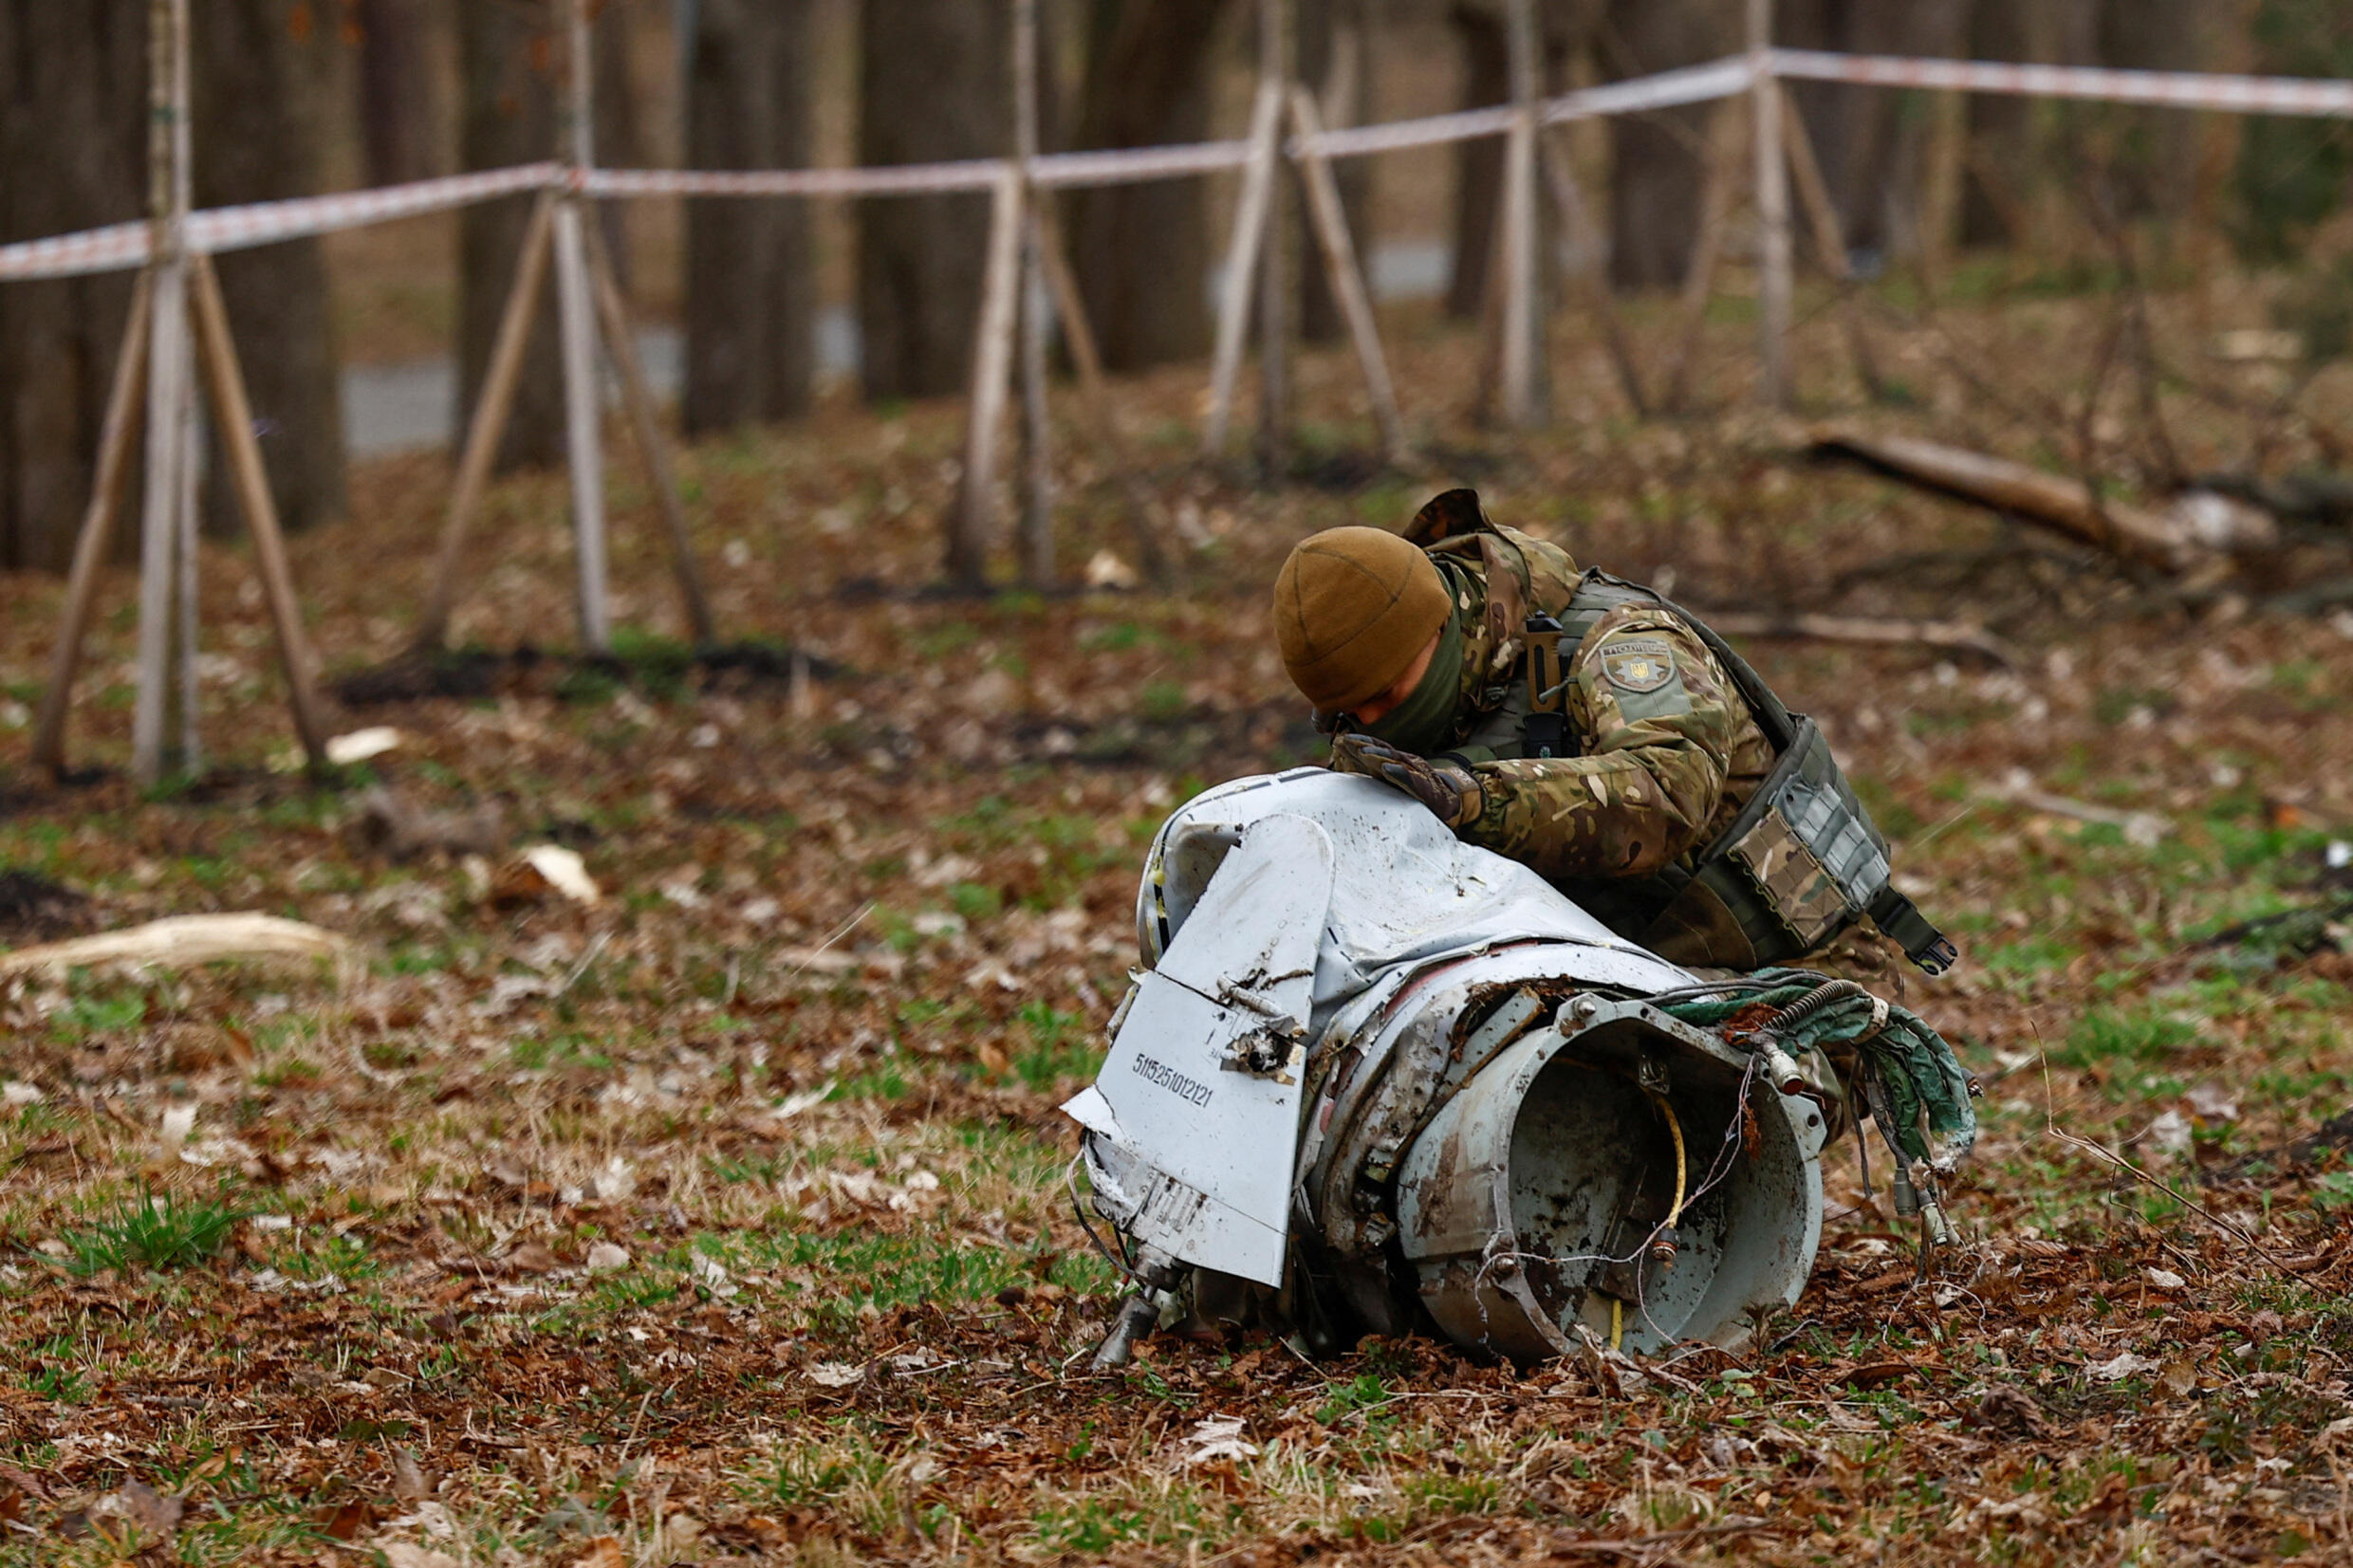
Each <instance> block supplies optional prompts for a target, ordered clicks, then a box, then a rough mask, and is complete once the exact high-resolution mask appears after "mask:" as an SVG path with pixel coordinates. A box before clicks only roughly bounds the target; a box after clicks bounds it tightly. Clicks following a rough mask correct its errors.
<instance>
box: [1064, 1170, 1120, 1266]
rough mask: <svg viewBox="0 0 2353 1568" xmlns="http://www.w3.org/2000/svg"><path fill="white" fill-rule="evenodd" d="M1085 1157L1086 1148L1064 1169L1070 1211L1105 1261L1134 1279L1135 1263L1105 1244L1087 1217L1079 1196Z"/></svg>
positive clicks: (1083, 1203)
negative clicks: (1080, 1168) (1080, 1169)
mask: <svg viewBox="0 0 2353 1568" xmlns="http://www.w3.org/2000/svg"><path fill="white" fill-rule="evenodd" d="M1085 1158H1086V1152H1085V1151H1084V1150H1081V1151H1080V1152H1079V1153H1075V1154H1073V1155H1071V1156H1070V1163H1069V1164H1068V1165H1067V1166H1065V1167H1064V1169H1063V1173H1062V1179H1063V1183H1064V1185H1065V1186H1066V1187H1068V1188H1069V1189H1070V1212H1071V1213H1072V1214H1073V1215H1075V1216H1076V1217H1077V1219H1078V1222H1079V1228H1080V1229H1081V1230H1084V1231H1085V1232H1086V1239H1087V1240H1088V1241H1090V1242H1092V1243H1094V1244H1095V1250H1096V1251H1098V1252H1100V1253H1102V1255H1103V1262H1105V1263H1107V1264H1110V1265H1111V1266H1112V1267H1113V1268H1114V1269H1117V1270H1118V1271H1119V1274H1120V1277H1121V1279H1123V1280H1132V1279H1134V1278H1135V1277H1136V1264H1135V1263H1134V1262H1133V1261H1132V1260H1130V1259H1128V1258H1125V1257H1123V1256H1121V1255H1120V1254H1118V1253H1114V1252H1113V1251H1112V1250H1111V1248H1110V1247H1109V1246H1107V1245H1104V1244H1103V1239H1102V1237H1101V1236H1099V1235H1097V1234H1096V1232H1095V1224H1094V1222H1093V1221H1092V1220H1090V1219H1088V1218H1087V1217H1086V1203H1085V1200H1084V1199H1083V1198H1081V1197H1080V1196H1079V1165H1080V1162H1081V1161H1083V1160H1084V1159H1085ZM1112 1228H1113V1231H1114V1233H1115V1234H1116V1233H1117V1231H1118V1227H1116V1226H1115V1227H1112Z"/></svg>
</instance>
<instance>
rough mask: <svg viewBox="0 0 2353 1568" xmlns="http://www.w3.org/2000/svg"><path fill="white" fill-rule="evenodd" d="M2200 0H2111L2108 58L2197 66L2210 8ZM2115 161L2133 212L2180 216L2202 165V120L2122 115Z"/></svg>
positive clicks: (2133, 64) (2150, 113) (2103, 41)
mask: <svg viewBox="0 0 2353 1568" xmlns="http://www.w3.org/2000/svg"><path fill="white" fill-rule="evenodd" d="M2213 9H2214V7H2212V6H2211V5H2201V4H2198V3H2197V0H2103V3H2102V5H2101V8H2100V63H2101V64H2102V65H2116V66H2120V67H2122V68H2123V69H2126V70H2143V71H2194V70H2196V69H2197V68H2198V67H2199V65H2201V63H2202V62H2203V61H2204V58H2205V51H2204V50H2203V49H2202V48H2201V47H2200V45H2201V44H2202V43H2203V42H2204V28H2205V27H2206V25H2207V23H2208V22H2209V20H2210V18H2209V16H2208V13H2209V12H2210V11H2212V10H2213ZM2115 118H2116V119H2117V120H2119V121H2120V123H2119V125H2118V127H2117V133H2116V140H2117V142H2118V145H2117V147H2116V150H2115V151H2116V157H2115V161H2114V165H2113V167H2114V168H2115V170H2116V173H2117V175H2118V177H2119V179H2120V180H2121V185H2122V189H2121V191H2120V192H2119V195H2120V196H2121V203H2122V208H2123V211H2122V212H2121V214H2120V215H2121V216H2126V217H2138V216H2143V215H2150V216H2157V217H2162V218H2174V219H2177V218H2179V217H2180V216H2181V215H2182V214H2183V213H2184V212H2186V211H2187V210H2188V209H2189V206H2190V192H2191V188H2192V185H2193V183H2194V181H2195V179H2196V173H2197V120H2196V116H2195V115H2193V114H2191V113H2189V112H2188V111H2186V110H2181V109H2133V110H2126V111H2123V112H2121V113H2120V114H2119V115H2117V116H2116V117H2115Z"/></svg>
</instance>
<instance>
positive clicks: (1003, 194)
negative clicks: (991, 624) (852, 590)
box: [947, 165, 1023, 589]
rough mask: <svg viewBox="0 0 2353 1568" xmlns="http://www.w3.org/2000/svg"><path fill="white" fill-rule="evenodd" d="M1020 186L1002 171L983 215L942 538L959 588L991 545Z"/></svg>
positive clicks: (977, 574) (1016, 282)
mask: <svg viewBox="0 0 2353 1568" xmlns="http://www.w3.org/2000/svg"><path fill="white" fill-rule="evenodd" d="M1022 205H1023V203H1022V179H1021V171H1020V169H1019V167H1018V166H1010V165H1009V166H1008V167H1007V169H1006V171H1005V174H1004V175H1003V177H1001V178H1000V179H999V180H998V181H997V184H996V194H995V200H994V201H993V202H992V203H991V211H990V214H989V265H988V267H987V270H986V271H985V273H984V274H983V277H982V282H981V299H980V323H979V332H978V341H976V342H975V343H974V344H973V391H972V409H971V415H970V418H971V424H970V426H969V427H968V429H967V430H966V432H965V438H964V489H963V493H962V495H961V496H960V497H959V498H958V504H957V507H956V516H955V520H954V524H953V525H952V526H950V528H949V530H948V563H947V565H948V577H949V579H950V581H954V583H955V584H956V585H957V586H959V587H962V588H968V589H970V588H978V587H979V586H981V584H982V583H983V582H985V581H987V579H988V566H989V546H990V545H991V544H993V543H994V542H995V539H996V476H997V440H998V435H999V427H1000V426H1001V425H1003V423H1004V421H1005V396H1006V392H1007V389H1008V384H1009V382H1010V379H1011V377H1012V369H1013V326H1014V317H1015V313H1016V306H1017V305H1018V304H1020V300H1019V294H1020V289H1021V231H1022V227H1023V225H1022Z"/></svg>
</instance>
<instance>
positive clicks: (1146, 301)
mask: <svg viewBox="0 0 2353 1568" xmlns="http://www.w3.org/2000/svg"><path fill="white" fill-rule="evenodd" d="M1227 9H1228V7H1227V0H1089V3H1088V5H1087V9H1086V13H1085V15H1086V32H1085V38H1086V74H1085V78H1084V82H1083V83H1082V84H1081V86H1080V89H1079V104H1078V115H1077V126H1076V129H1075V132H1074V134H1073V136H1072V138H1071V144H1072V145H1073V146H1077V147H1084V148H1096V147H1151V146H1158V145H1164V144H1168V143H1174V142H1186V141H1201V140H1205V139H1207V138H1208V136H1209V134H1210V93H1209V84H1210V82H1209V78H1210V65H1211V60H1212V56H1211V46H1212V44H1213V42H1214V34H1215V31H1216V28H1217V25H1218V23H1219V22H1220V21H1221V20H1222V19H1223V17H1224V15H1225V13H1226V10H1227ZM1064 199H1065V201H1066V202H1067V203H1068V204H1069V213H1070V217H1069V223H1068V229H1069V233H1070V249H1071V260H1072V267H1073V269H1074V270H1075V271H1076V273H1077V275H1078V280H1079V293H1080V296H1081V297H1082V298H1083V299H1084V301H1085V303H1086V312H1087V320H1088V322H1089V323H1091V324H1092V325H1093V327H1094V329H1095V335H1096V339H1097V343H1098V347H1099V348H1100V349H1101V351H1102V361H1103V365H1104V368H1106V369H1110V370H1141V369H1143V368H1145V367H1146V366H1149V365H1157V364H1165V363H1168V362H1170V361H1173V360H1193V359H1198V358H1199V357H1200V356H1202V355H1203V354H1206V353H1207V352H1208V351H1209V340H1210V319H1209V300H1208V291H1207V288H1206V286H1205V285H1206V281H1207V279H1208V276H1209V267H1210V237H1209V208H1208V198H1207V191H1206V189H1205V187H1204V185H1203V183H1202V182H1201V181H1200V180H1197V179H1171V180H1153V181H1150V182H1147V183H1145V184H1140V185H1113V186H1106V187H1104V188H1102V189H1100V190H1092V191H1074V192H1071V193H1070V194H1068V195H1067V196H1065V198H1064Z"/></svg>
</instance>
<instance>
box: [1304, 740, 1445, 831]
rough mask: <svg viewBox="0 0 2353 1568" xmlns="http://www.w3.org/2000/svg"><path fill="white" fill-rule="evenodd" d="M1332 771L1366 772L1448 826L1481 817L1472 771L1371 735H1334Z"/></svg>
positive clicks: (1366, 774)
mask: <svg viewBox="0 0 2353 1568" xmlns="http://www.w3.org/2000/svg"><path fill="white" fill-rule="evenodd" d="M1332 768H1333V770H1334V771H1335V772H1340V773H1362V774H1363V775H1364V776H1365V777H1366V778H1368V779H1379V780H1380V782H1381V783H1382V784H1390V785H1393V786H1395V787H1396V788H1399V789H1401V790H1403V791H1405V793H1406V794H1408V795H1411V796H1412V797H1413V798H1414V799H1415V800H1417V801H1419V802H1421V803H1422V804H1423V805H1426V806H1428V807H1429V808H1430V810H1431V812H1432V813H1433V814H1434V815H1436V818H1437V820H1438V821H1441V822H1444V823H1445V824H1446V825H1447V826H1448V827H1460V826H1462V824H1463V823H1465V822H1467V821H1472V820H1473V818H1475V817H1477V816H1478V814H1479V782H1478V780H1476V779H1474V778H1473V777H1472V776H1471V771H1470V769H1468V768H1466V767H1463V766H1460V765H1459V764H1456V763H1439V762H1432V761H1431V760H1430V759H1429V758H1427V757H1417V756H1416V755H1414V754H1413V753H1412V752H1411V751H1406V750H1402V749H1400V748H1399V747H1394V746H1391V745H1390V744H1389V743H1388V742H1387V741H1384V740H1380V739H1377V738H1376V737H1374V736H1371V735H1363V734H1347V735H1337V736H1334V737H1333V739H1332Z"/></svg>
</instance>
